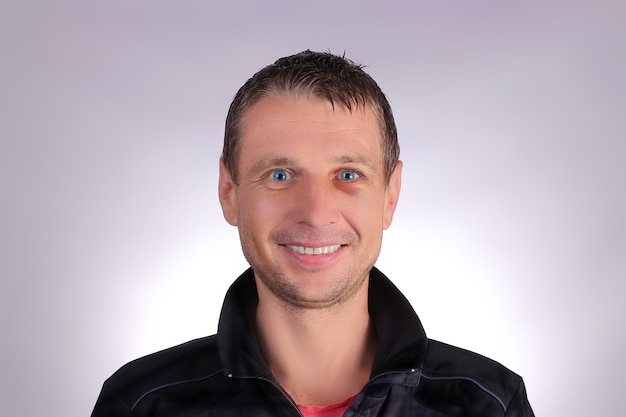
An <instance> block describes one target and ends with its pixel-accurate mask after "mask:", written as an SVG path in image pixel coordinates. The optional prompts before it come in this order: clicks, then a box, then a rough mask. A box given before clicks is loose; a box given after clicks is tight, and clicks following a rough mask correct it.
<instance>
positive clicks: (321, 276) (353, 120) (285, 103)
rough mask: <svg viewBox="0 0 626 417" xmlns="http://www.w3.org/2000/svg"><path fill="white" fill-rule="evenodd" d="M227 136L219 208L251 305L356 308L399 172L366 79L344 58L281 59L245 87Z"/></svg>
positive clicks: (383, 111)
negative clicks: (233, 233)
mask: <svg viewBox="0 0 626 417" xmlns="http://www.w3.org/2000/svg"><path fill="white" fill-rule="evenodd" d="M264 73H270V74H272V76H271V77H269V76H267V75H263V74H264ZM259 74H261V75H259ZM355 80H356V81H355ZM357 87H358V88H357ZM370 96H372V98H370ZM372 100H378V101H376V103H378V104H372V103H374V102H373V101H372ZM381 120H384V121H388V123H386V124H384V125H385V126H386V128H385V129H384V131H385V132H386V133H383V132H382V130H383V129H382V128H381V125H383V123H382V122H381ZM226 129H227V132H226V138H227V139H226V146H225V151H224V157H223V158H222V161H221V164H220V179H219V197H220V203H221V204H222V209H223V212H224V217H225V218H226V220H227V221H228V222H229V223H230V224H232V225H234V226H237V228H238V229H239V236H240V240H241V246H242V249H243V252H244V255H245V257H246V259H247V260H248V262H249V263H250V265H251V266H252V269H253V270H254V273H255V277H256V279H257V287H258V289H259V297H260V298H261V296H262V295H263V294H265V295H267V296H268V297H270V298H272V299H276V300H280V302H283V303H286V304H288V305H290V306H292V307H297V308H305V309H311V308H325V307H330V306H334V305H343V304H344V302H345V301H347V300H350V299H353V298H354V297H356V296H357V294H360V296H361V298H360V299H361V300H363V297H366V295H367V294H366V292H365V289H366V285H364V283H366V282H367V277H368V276H369V271H370V270H371V268H372V266H373V265H374V262H375V261H376V259H377V257H378V254H379V251H380V248H381V242H382V233H383V230H384V229H386V228H387V227H389V225H390V224H391V221H392V218H393V213H394V211H395V208H396V204H397V201H398V195H399V191H400V182H401V171H402V163H401V162H399V161H398V150H397V143H396V134H395V128H394V127H393V119H392V117H391V110H390V109H389V105H388V104H387V101H386V100H385V98H384V95H383V94H382V92H380V89H379V88H378V87H377V86H376V84H375V83H374V81H373V80H372V79H371V78H370V77H369V76H367V75H365V73H364V72H363V71H362V70H361V69H360V68H359V67H358V66H356V65H354V64H352V63H350V62H349V61H347V60H345V59H343V58H341V57H335V56H332V55H329V54H314V53H311V52H304V53H302V54H299V55H295V56H294V57H289V58H285V59H284V60H279V61H277V63H276V64H274V65H271V66H270V67H267V68H265V69H263V70H261V71H260V72H259V73H257V75H255V76H254V77H253V78H252V79H251V80H250V81H248V82H247V83H246V85H245V86H244V87H242V89H241V90H240V92H239V93H238V94H237V96H236V98H235V101H234V104H233V105H232V106H231V111H230V113H229V116H228V121H227V128H226ZM387 134H389V135H390V138H391V139H392V140H391V143H392V146H385V145H383V143H387V142H388V139H383V137H384V136H385V135H387ZM229 138H230V139H229ZM389 148H390V149H389ZM391 163H393V166H388V165H389V164H391Z"/></svg>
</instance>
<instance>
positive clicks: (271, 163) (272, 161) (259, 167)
mask: <svg viewBox="0 0 626 417" xmlns="http://www.w3.org/2000/svg"><path fill="white" fill-rule="evenodd" d="M294 165H298V161H297V160H295V159H291V158H284V157H277V158H269V159H261V160H260V161H258V162H255V163H254V164H253V165H252V167H250V174H252V175H255V174H256V173H259V172H263V171H266V170H268V169H269V168H280V167H289V166H294Z"/></svg>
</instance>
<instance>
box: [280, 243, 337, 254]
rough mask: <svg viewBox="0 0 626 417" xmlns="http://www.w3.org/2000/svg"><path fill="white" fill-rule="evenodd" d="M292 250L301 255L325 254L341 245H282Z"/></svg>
mask: <svg viewBox="0 0 626 417" xmlns="http://www.w3.org/2000/svg"><path fill="white" fill-rule="evenodd" d="M284 246H285V247H287V248H289V249H291V250H292V251H294V252H297V253H301V254H303V255H327V254H329V253H333V252H335V251H337V250H338V249H339V248H340V247H341V245H331V246H321V247H319V248H308V247H306V246H295V245H284Z"/></svg>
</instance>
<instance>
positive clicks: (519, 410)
mask: <svg viewBox="0 0 626 417" xmlns="http://www.w3.org/2000/svg"><path fill="white" fill-rule="evenodd" d="M504 416H505V417H535V413H533V409H532V407H531V406H530V403H529V402H528V397H527V395H526V387H525V386H524V381H523V380H522V379H520V383H519V386H518V387H517V391H516V392H515V395H514V396H513V398H512V399H511V402H510V403H509V406H508V407H507V409H506V413H505V414H504Z"/></svg>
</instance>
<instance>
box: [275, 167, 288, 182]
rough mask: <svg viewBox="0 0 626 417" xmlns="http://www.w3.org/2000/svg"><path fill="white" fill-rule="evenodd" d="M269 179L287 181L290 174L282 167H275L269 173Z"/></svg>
mask: <svg viewBox="0 0 626 417" xmlns="http://www.w3.org/2000/svg"><path fill="white" fill-rule="evenodd" d="M270 179H272V180H274V181H279V182H282V181H287V180H290V179H291V174H290V173H289V172H287V171H285V170H284V169H277V170H275V171H272V172H271V173H270Z"/></svg>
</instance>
